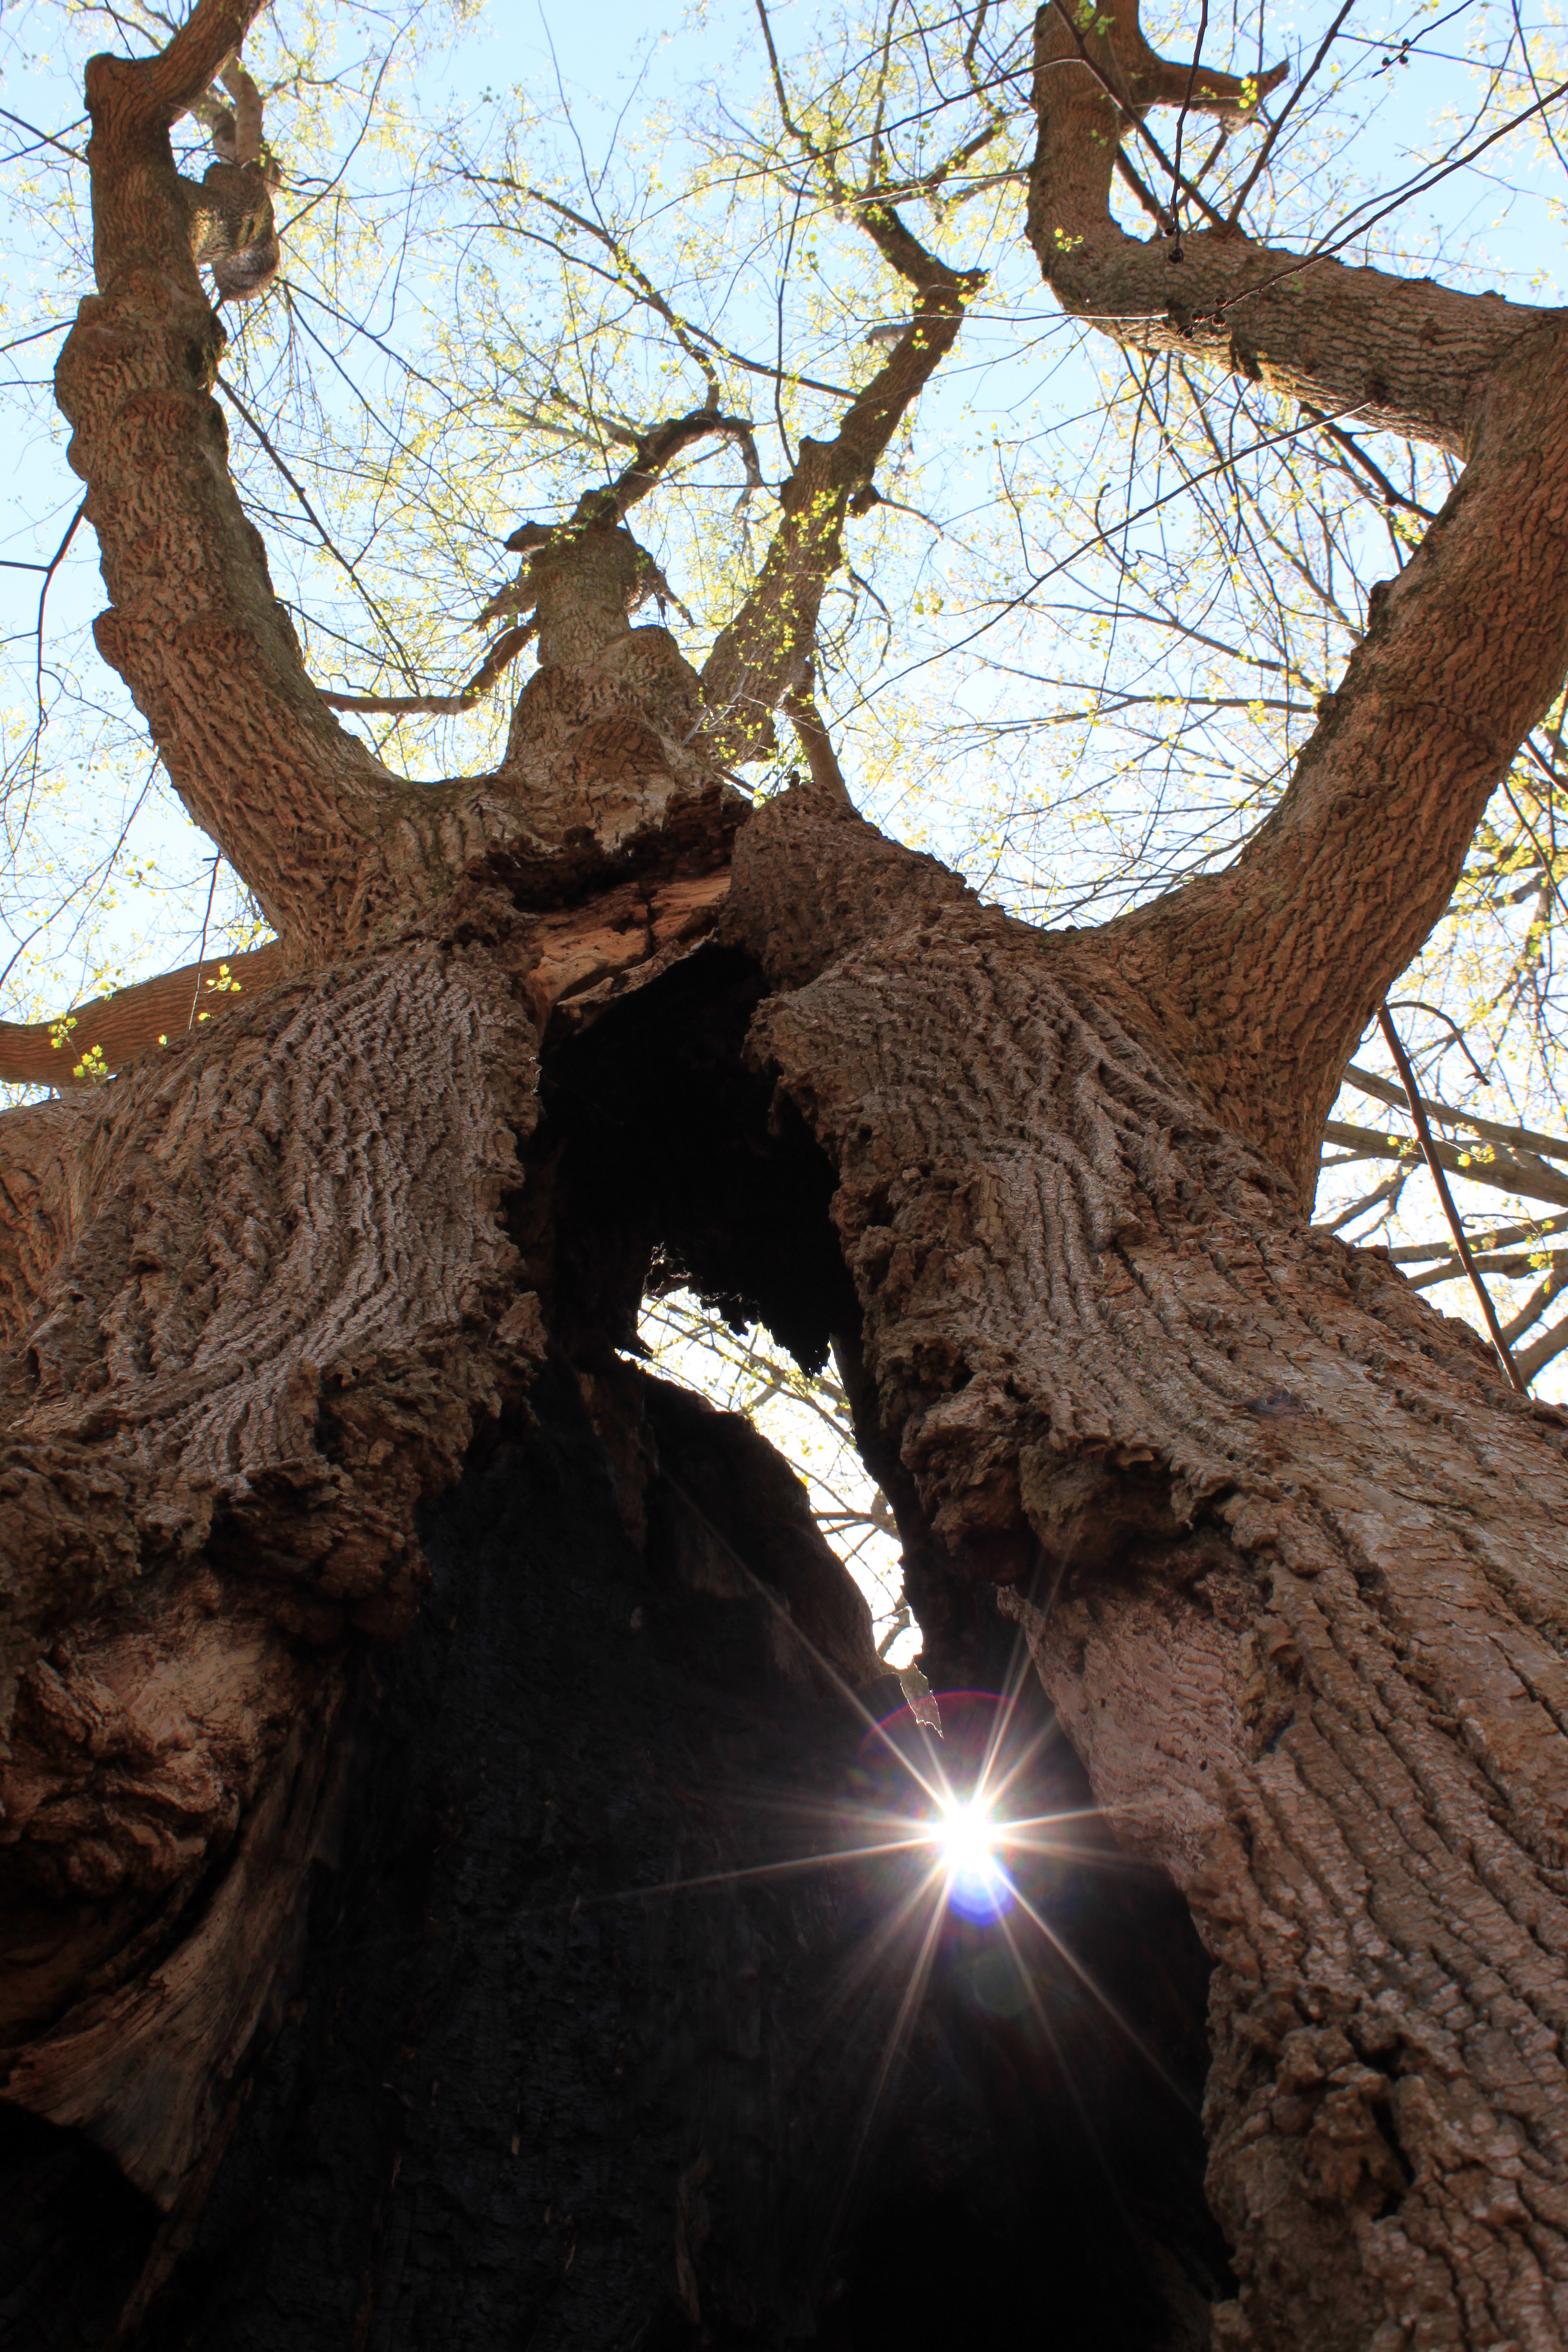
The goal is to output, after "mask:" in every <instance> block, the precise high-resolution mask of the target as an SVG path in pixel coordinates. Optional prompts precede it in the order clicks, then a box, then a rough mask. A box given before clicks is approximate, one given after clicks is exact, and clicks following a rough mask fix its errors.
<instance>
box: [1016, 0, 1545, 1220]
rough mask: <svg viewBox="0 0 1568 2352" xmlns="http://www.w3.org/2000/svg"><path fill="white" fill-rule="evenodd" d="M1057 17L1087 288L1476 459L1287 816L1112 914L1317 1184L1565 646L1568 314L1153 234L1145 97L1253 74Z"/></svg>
mask: <svg viewBox="0 0 1568 2352" xmlns="http://www.w3.org/2000/svg"><path fill="white" fill-rule="evenodd" d="M1105 21H1106V20H1105V19H1103V18H1101V19H1098V20H1097V22H1099V23H1104V22H1105ZM1037 31H1038V44H1037V67H1038V75H1037V92H1038V99H1039V105H1040V142H1039V151H1038V153H1037V159H1036V164H1035V177H1034V186H1033V194H1032V203H1031V235H1032V236H1033V239H1034V243H1035V246H1036V249H1037V252H1038V254H1039V256H1040V260H1041V266H1042V268H1044V270H1045V272H1046V275H1047V278H1049V280H1050V282H1051V284H1052V285H1053V287H1054V288H1055V289H1056V290H1057V291H1058V294H1059V295H1060V296H1061V298H1062V299H1063V300H1064V301H1065V302H1067V303H1068V305H1069V307H1071V308H1073V309H1075V310H1080V311H1082V312H1083V313H1085V314H1087V315H1092V317H1093V318H1094V320H1095V321H1096V323H1097V324H1098V325H1100V327H1102V328H1103V329H1104V330H1105V331H1107V332H1109V333H1110V334H1112V335H1114V336H1116V337H1117V338H1118V340H1120V341H1123V342H1127V343H1133V344H1136V345H1138V346H1139V347H1140V348H1142V349H1156V350H1158V349H1177V350H1181V351H1184V352H1194V351H1195V352H1199V353H1200V354H1202V355H1204V356H1205V357H1211V358H1218V359H1219V360H1220V361H1221V362H1222V363H1224V364H1226V365H1227V366H1228V367H1230V368H1231V369H1233V370H1234V371H1236V372H1237V373H1242V374H1246V375H1253V376H1256V375H1258V374H1260V373H1261V374H1266V375H1267V376H1268V378H1269V380H1270V381H1271V382H1272V383H1276V384H1277V385H1279V386H1281V387H1283V388H1284V389H1286V390H1289V391H1294V392H1296V393H1298V394H1300V396H1302V397H1303V398H1307V399H1310V402H1311V403H1312V404H1313V405H1314V406H1315V407H1318V408H1324V407H1332V408H1340V409H1342V410H1343V409H1345V408H1350V407H1353V408H1355V409H1356V410H1357V412H1358V414H1359V415H1360V416H1361V418H1362V420H1363V422H1368V423H1373V424H1376V425H1384V426H1394V427H1397V428H1399V429H1401V430H1403V431H1405V432H1406V433H1407V434H1409V435H1410V436H1413V437H1418V438H1423V439H1426V440H1431V441H1436V442H1440V443H1445V444H1447V445H1448V446H1461V445H1462V446H1464V448H1465V450H1466V454H1467V455H1468V458H1469V463H1468V467H1467V469H1466V472H1465V474H1464V476H1463V478H1462V479H1461V481H1460V483H1459V485H1458V488H1457V489H1456V491H1455V492H1454V494H1453V496H1452V497H1451V498H1450V499H1449V500H1448V502H1447V506H1446V507H1445V509H1443V512H1442V513H1441V514H1440V515H1439V516H1438V518H1437V519H1436V521H1435V522H1434V523H1433V525H1432V526H1431V528H1430V530H1428V531H1427V534H1426V539H1425V541H1423V543H1422V545H1421V547H1420V549H1419V550H1418V551H1417V552H1416V554H1415V557H1414V558H1413V560H1412V561H1411V562H1409V563H1408V564H1407V565H1406V566H1405V570H1404V571H1403V572H1401V573H1400V575H1399V577H1398V579H1397V580H1396V581H1394V582H1391V583H1383V585H1381V586H1380V587H1378V588H1376V589H1374V590H1373V597H1372V608H1371V612H1370V614H1369V617H1368V625H1367V630H1366V635H1365V636H1364V638H1363V642H1362V643H1361V645H1360V646H1358V648H1357V650H1356V652H1355V654H1354V656H1352V660H1351V662H1350V664H1349V667H1348V668H1347V670H1346V673H1345V676H1344V678H1343V680H1342V684H1341V685H1340V687H1339V688H1338V689H1337V690H1336V692H1334V693H1333V694H1331V696H1329V697H1328V698H1326V700H1325V701H1324V703H1323V704H1322V705H1321V706H1320V709H1321V719H1320V724H1319V726H1318V728H1317V730H1316V732H1315V733H1314V734H1313V736H1312V738H1311V740H1310V741H1309V742H1308V744H1307V745H1306V747H1305V749H1304V750H1303V751H1302V753H1301V756H1300V761H1298V763H1297V767H1296V771H1295V774H1294V777H1293V779H1292V781H1291V783H1290V785H1289V790H1288V791H1287V793H1285V796H1284V798H1283V800H1282V801H1281V803H1280V804H1279V807H1278V809H1277V810H1276V811H1275V812H1274V814H1273V815H1272V816H1271V817H1270V818H1269V819H1268V823H1267V824H1264V825H1263V826H1262V827H1261V828H1260V830H1259V831H1258V833H1257V834H1256V835H1254V837H1253V838H1252V840H1251V841H1250V842H1249V843H1248V844H1247V847H1246V849H1245V850H1244V851H1243V853H1242V855H1241V856H1240V857H1239V858H1238V859H1237V862H1236V864H1235V865H1234V866H1231V867H1230V868H1229V870H1228V871H1227V872H1226V873H1224V874H1220V875H1216V876H1213V877H1206V878H1205V879H1203V880H1200V881H1198V882H1195V883H1193V884H1190V885H1188V886H1187V887H1185V888H1184V889H1181V890H1178V891H1175V892H1173V894H1172V895H1171V896H1170V897H1169V898H1164V899H1162V900H1159V901H1157V902H1156V903H1155V904H1154V905H1153V906H1152V907H1148V908H1142V909H1141V910H1140V911H1139V912H1137V913H1135V914H1133V915H1131V916H1129V917H1127V918H1124V919H1122V920H1121V922H1119V923H1116V924H1113V925H1111V926H1110V929H1109V931H1108V932H1107V933H1106V934H1103V935H1102V937H1103V938H1104V939H1105V940H1107V941H1108V942H1112V941H1113V942H1114V946H1115V952H1116V955H1117V958H1118V961H1119V964H1120V967H1121V971H1123V973H1124V974H1125V975H1126V976H1127V977H1128V978H1129V979H1130V980H1131V981H1132V982H1133V984H1134V985H1135V987H1137V988H1138V989H1139V991H1140V992H1141V993H1142V1002H1143V1004H1144V1006H1145V1007H1152V1008H1153V1009H1154V1010H1155V1013H1156V1017H1157V1018H1159V1019H1160V1020H1161V1022H1162V1024H1163V1025H1164V1026H1165V1028H1166V1031H1167V1034H1168V1035H1169V1037H1170V1038H1171V1040H1172V1041H1173V1043H1175V1044H1176V1045H1177V1046H1178V1050H1180V1051H1181V1052H1182V1054H1183V1057H1184V1062H1185V1064H1186V1066H1187V1067H1188V1069H1189V1071H1190V1072H1191V1074H1192V1075H1193V1076H1196V1077H1198V1078H1199V1079H1200V1080H1201V1081H1202V1082H1204V1083H1205V1084H1206V1085H1207V1087H1209V1089H1210V1091H1211V1092H1212V1094H1213V1096H1214V1098H1215V1102H1216V1105H1217V1106H1218V1108H1220V1110H1221V1111H1222V1113H1223V1115H1224V1116H1225V1118H1226V1120H1227V1122H1228V1123H1229V1124H1231V1125H1233V1126H1236V1127H1237V1128H1239V1129H1242V1130H1243V1131H1244V1132H1246V1133H1247V1134H1250V1135H1251V1136H1252V1137H1253V1138H1254V1139H1256V1140H1257V1141H1258V1142H1260V1143H1261V1144H1262V1145H1263V1146H1264V1148H1265V1149H1266V1150H1268V1151H1269V1152H1270V1154H1271V1155H1272V1156H1273V1157H1274V1158H1275V1159H1276V1160H1278V1161H1279V1163H1280V1165H1282V1166H1283V1167H1285V1168H1287V1169H1288V1170H1289V1171H1290V1173H1291V1174H1292V1175H1293V1176H1294V1177H1295V1178H1296V1180H1297V1181H1298V1183H1299V1184H1300V1187H1301V1189H1302V1192H1303V1193H1304V1194H1305V1195H1306V1197H1308V1198H1309V1199H1310V1194H1311V1190H1312V1186H1313V1183H1314V1181H1315V1176H1316V1167H1317V1154H1318V1142H1319V1139H1320V1136H1321V1131H1322V1123H1323V1120H1324V1119H1325V1118H1326V1117H1327V1115H1328V1111H1329V1107H1330V1104H1331V1100H1332V1097H1333V1095H1334V1093H1335V1090H1336V1088H1337V1087H1338V1085H1339V1081H1340V1076H1341V1074H1342V1071H1343V1069H1344V1066H1345V1064H1346V1062H1347V1061H1348V1060H1349V1058H1350V1055H1351V1053H1352V1049H1353V1047H1354V1045H1355V1042H1356V1039H1357V1038H1358V1037H1359V1036H1360V1034H1362V1031H1363V1029H1364V1027H1365V1025H1366V1024H1367V1022H1368V1021H1369V1020H1370V1019H1371V1017H1372V1015H1373V1012H1374V1011H1375V1009H1376V1007H1377V1005H1378V1004H1379V1003H1381V1002H1382V1000H1383V997H1384V993H1385V992H1386V990H1387V988H1388V986H1389V984H1390V982H1392V981H1393V979H1394V976H1395V975H1396V974H1397V973H1398V972H1399V971H1401V970H1402V969H1403V967H1404V965H1405V963H1406V962H1407V961H1409V959H1410V957H1411V956H1412V955H1413V954H1415V950H1417V949H1418V948H1419V946H1420V944H1421V942H1422V940H1424V939H1425V938H1426V935H1427V933H1428V932H1429V931H1430V929H1431V928H1432V926H1433V924H1434V923H1435V922H1436V920H1437V919H1438V918H1439V917H1440V916H1441V914H1442V912H1443V909H1444V908H1445V907H1446V906H1447V902H1448V899H1449V898H1450V896H1451V894H1452V891H1453V889H1454V886H1455V884H1456V883H1457V881H1458V877H1459V874H1460V871H1461V869H1462V866H1463V864H1464V859H1465V855H1466V851H1467V849H1468V845H1469V842H1470V838H1471V835H1472V834H1473V832H1474V830H1475V827H1476V825H1477V824H1478V822H1479V818H1480V815H1481V812H1482V810H1483V809H1484V807H1485V805H1486V803H1487V800H1488V798H1489V795H1490V793H1491V792H1492V791H1493V789H1494V788H1495V786H1496V785H1497V783H1498V782H1499V781H1500V778H1501V777H1502V776H1503V775H1504V774H1505V773H1506V772H1507V768H1508V763H1509V761H1510V758H1511V756H1512V754H1513V751H1514V750H1515V748H1516V747H1517V745H1518V744H1519V743H1520V741H1521V740H1522V739H1523V737H1524V736H1525V735H1526V733H1527V732H1528V731H1529V730H1530V728H1531V726H1533V725H1534V723H1535V721H1536V720H1537V719H1539V718H1540V716H1541V715H1542V711H1543V710H1544V709H1545V708H1546V706H1547V704H1548V702H1549V701H1550V699H1551V698H1552V694H1553V693H1554V692H1555V691H1556V690H1557V688H1559V686H1560V685H1561V681H1562V678H1563V671H1564V668H1565V667H1568V435H1564V433H1563V414H1564V404H1565V401H1568V319H1565V318H1564V317H1563V314H1561V313H1554V312H1542V311H1539V310H1525V309H1521V308H1518V307H1516V306H1514V305H1511V304H1509V303H1504V302H1500V301H1498V300H1497V299H1495V298H1493V297H1490V296H1481V297H1479V298H1478V297H1473V296H1468V295H1462V294H1452V293H1449V292H1447V290H1446V289H1443V288H1440V287H1435V286H1431V285H1428V284H1426V283H1422V284H1413V283H1410V282H1408V281H1406V280H1404V279H1400V278H1391V277H1387V276H1384V275H1383V274H1382V273H1380V272H1377V271H1374V270H1347V269H1342V268H1340V266H1339V265H1338V264H1337V263H1323V264H1317V263H1309V262H1308V261H1307V260H1306V259H1305V258H1304V257H1299V256H1292V255H1289V254H1281V253H1275V252H1270V251H1268V250H1266V249H1264V248H1262V247H1257V246H1254V245H1251V244H1249V243H1247V240H1246V239H1244V238H1240V237H1235V236H1222V235H1216V234H1200V235H1194V236H1187V237H1186V238H1185V240H1184V256H1185V257H1184V259H1182V260H1181V261H1180V262H1179V263H1177V262H1176V261H1175V260H1174V259H1173V243H1174V241H1173V240H1172V239H1168V238H1159V237H1156V238H1154V239H1152V240H1151V241H1150V242H1149V243H1147V244H1140V243H1139V242H1138V241H1137V240H1136V239H1134V238H1132V237H1130V236H1125V235H1124V234H1123V232H1122V231H1121V229H1120V228H1119V227H1118V226H1116V224H1115V223H1114V222H1113V221H1112V220H1111V218H1110V173H1111V169H1112V163H1113V159H1114V154H1115V149H1116V142H1117V141H1118V140H1119V139H1120V138H1121V134H1122V131H1124V129H1125V127H1126V125H1127V122H1128V121H1129V120H1131V116H1132V114H1133V113H1134V112H1136V111H1137V110H1140V109H1142V108H1143V107H1145V106H1151V105H1157V104H1179V103H1181V102H1182V101H1183V97H1184V91H1185V89H1186V86H1187V82H1188V80H1189V79H1195V80H1196V82H1197V85H1198V87H1197V89H1196V91H1195V93H1194V100H1193V103H1194V105H1196V106H1199V107H1205V108H1207V109H1208V110H1211V111H1214V110H1220V111H1224V110H1234V108H1235V107H1236V106H1237V104H1238V103H1239V102H1240V101H1241V100H1250V99H1251V98H1252V96H1253V95H1254V92H1253V91H1252V90H1251V89H1247V88H1244V86H1243V85H1241V84H1240V83H1238V82H1237V81H1236V80H1235V79H1233V78H1231V77H1228V76H1224V75H1210V74H1209V73H1208V72H1207V70H1206V69H1205V71H1203V72H1202V73H1201V74H1199V75H1198V76H1196V77H1195V78H1194V77H1191V74H1190V68H1185V67H1173V66H1168V65H1165V64H1163V62H1162V61H1160V60H1159V59H1154V58H1152V55H1151V53H1150V52H1149V51H1148V49H1147V47H1146V46H1145V45H1144V44H1143V43H1142V36H1141V35H1140V34H1139V33H1138V30H1137V16H1136V5H1135V0H1112V14H1111V18H1110V31H1109V34H1106V35H1102V34H1100V32H1099V31H1096V30H1092V29H1091V30H1090V31H1089V32H1088V33H1080V32H1079V28H1078V25H1077V22H1076V19H1075V18H1074V17H1072V16H1069V15H1068V13H1067V12H1066V11H1065V10H1064V9H1063V8H1061V7H1058V5H1057V0H1047V6H1046V7H1044V8H1043V9H1042V10H1041V12H1040V16H1039V18H1038V20H1037ZM1211 85H1212V87H1211ZM1113 91H1115V92H1119V93H1120V96H1112V95H1111V92H1113Z"/></svg>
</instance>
